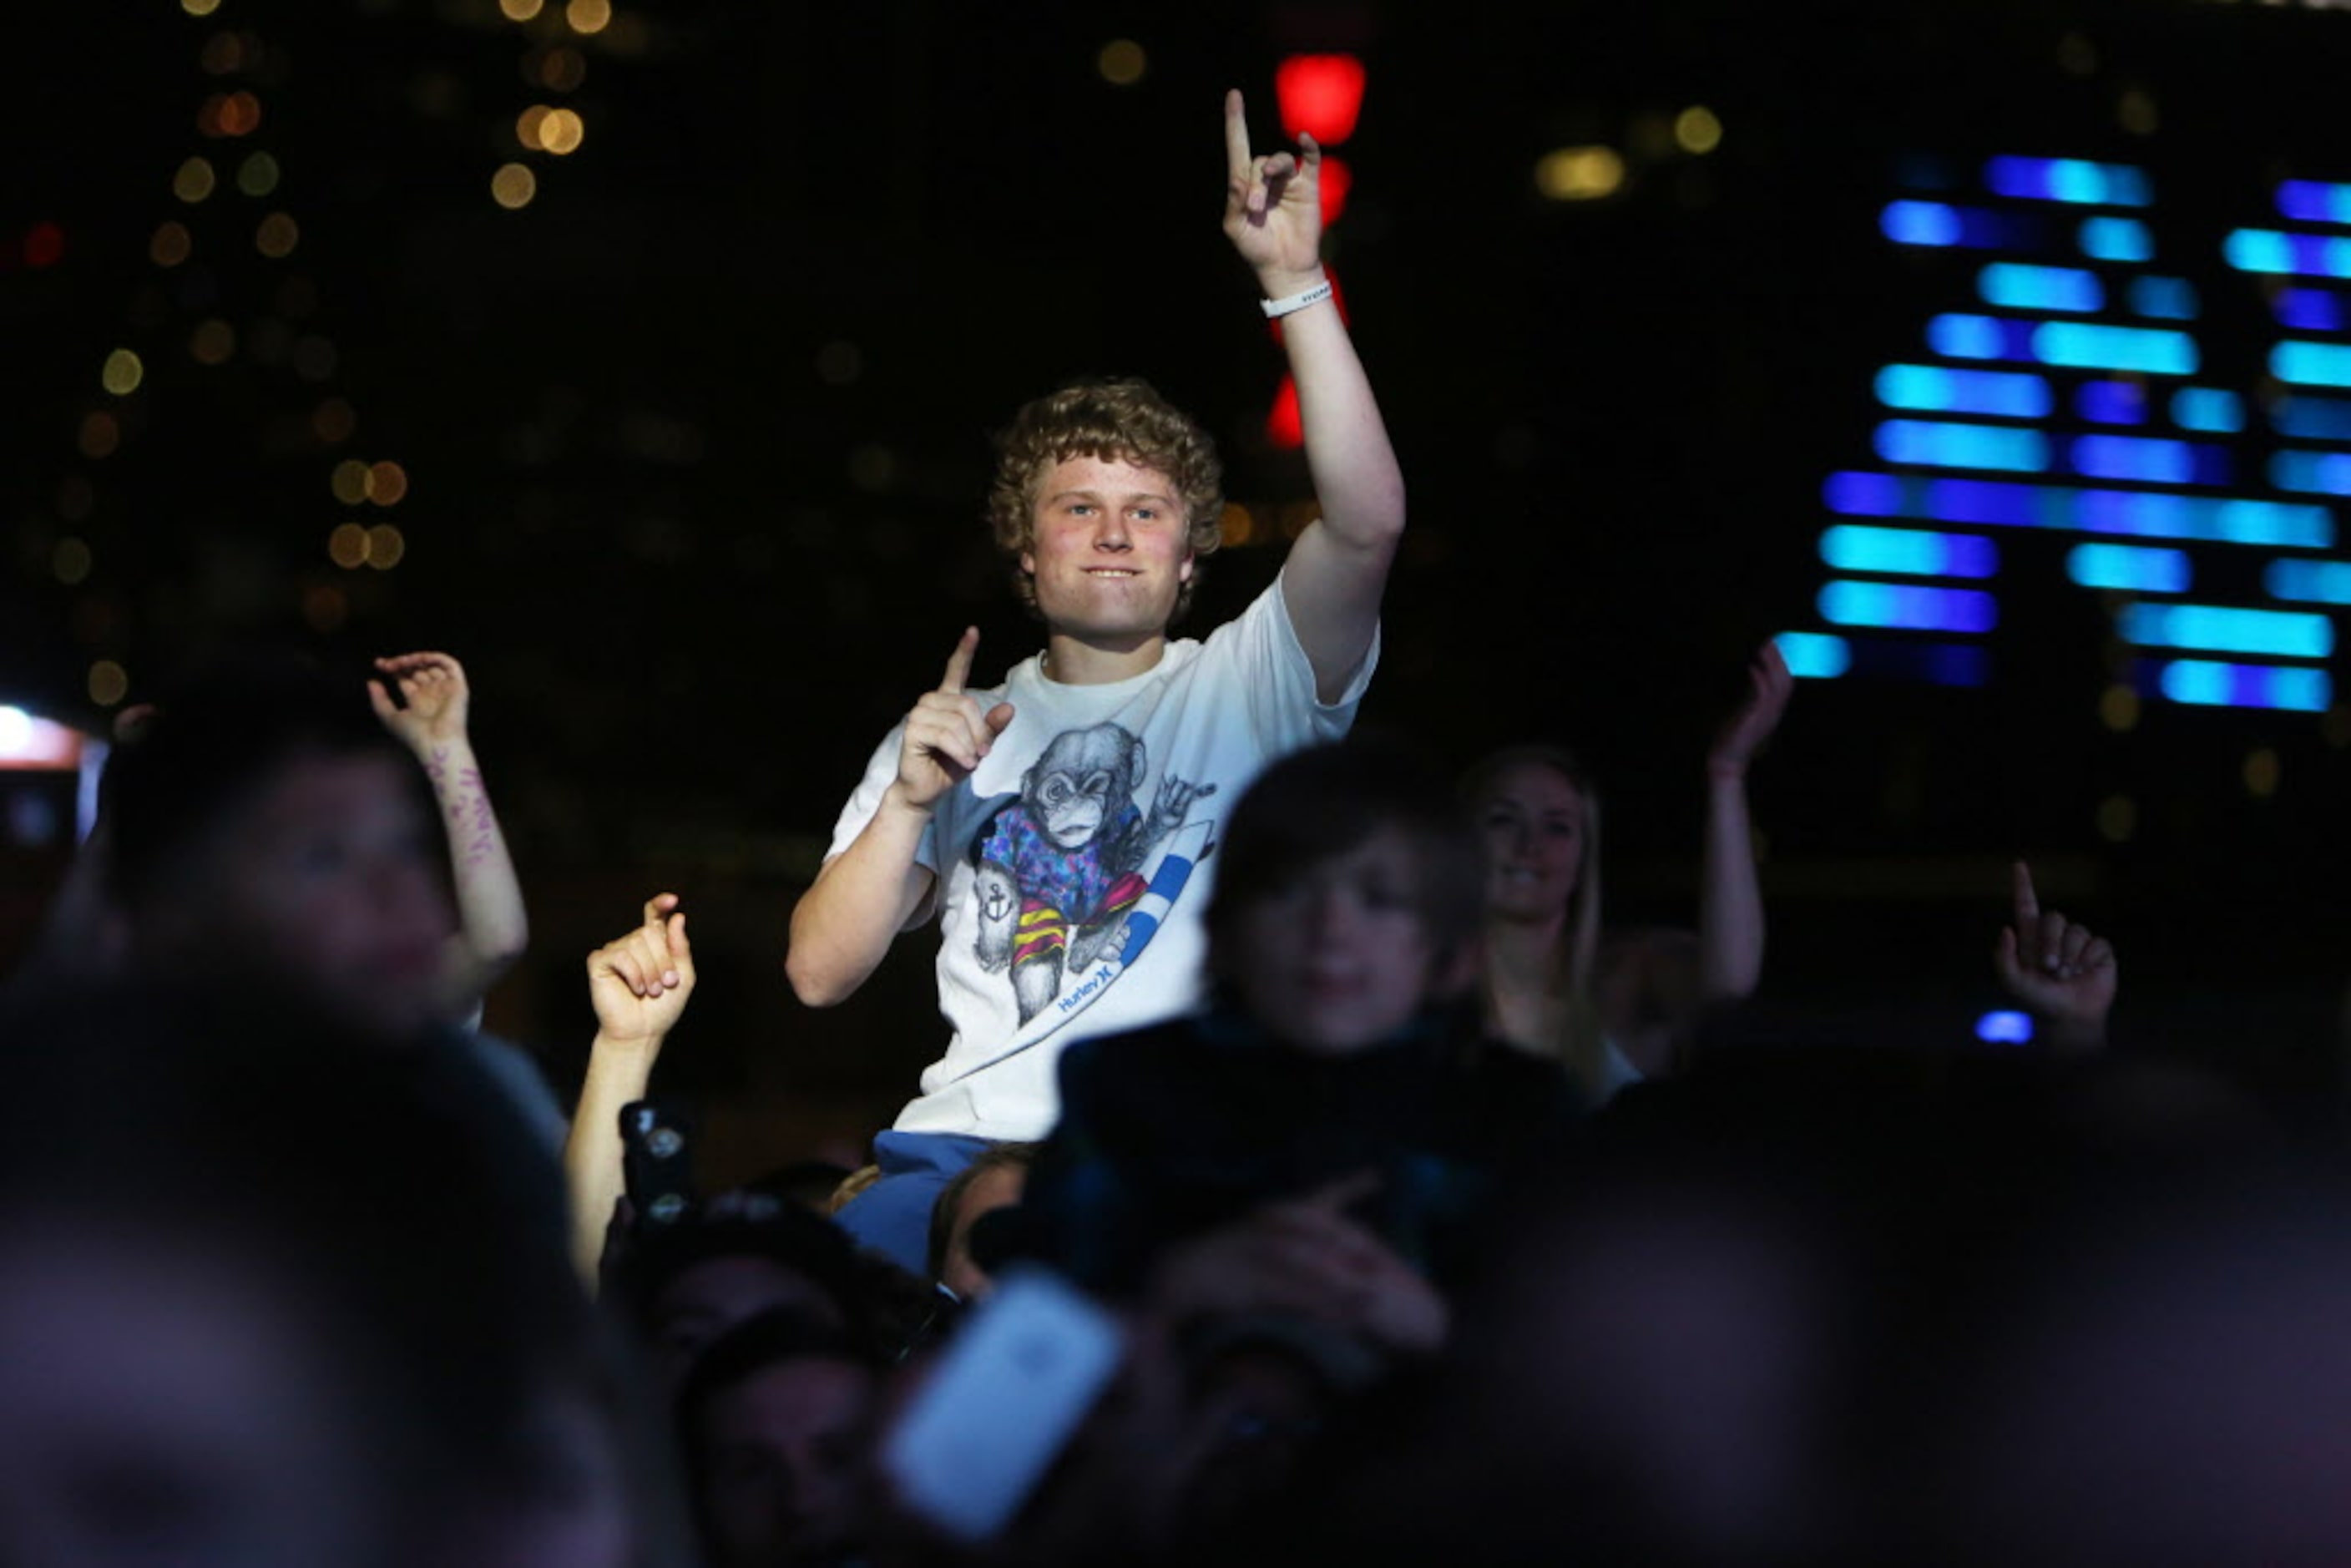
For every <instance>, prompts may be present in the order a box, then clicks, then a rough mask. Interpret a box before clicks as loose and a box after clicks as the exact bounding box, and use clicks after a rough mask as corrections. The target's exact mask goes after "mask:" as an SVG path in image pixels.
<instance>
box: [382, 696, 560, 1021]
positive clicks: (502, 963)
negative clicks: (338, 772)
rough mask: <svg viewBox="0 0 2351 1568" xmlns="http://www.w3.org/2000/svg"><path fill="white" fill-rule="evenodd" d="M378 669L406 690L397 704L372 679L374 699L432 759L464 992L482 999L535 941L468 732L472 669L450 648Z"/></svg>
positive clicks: (422, 756)
mask: <svg viewBox="0 0 2351 1568" xmlns="http://www.w3.org/2000/svg"><path fill="white" fill-rule="evenodd" d="M375 667H376V668H377V669H378V670H379V671H381V672H382V674H383V675H384V677H385V680H389V681H390V682H391V683H392V685H397V686H398V687H399V688H400V701H399V702H398V703H394V702H393V701H392V693H391V692H390V691H389V690H387V689H386V686H385V681H384V680H372V681H370V682H369V683H368V700H369V701H370V702H371V703H373V704H374V705H375V711H376V716H377V717H379V718H381V720H383V726H384V727H385V728H386V729H388V730H390V731H392V734H393V735H395V736H398V737H400V739H401V741H402V744H403V745H405V746H406V747H408V748H409V749H410V750H411V751H413V752H414V753H416V759H417V760H418V761H419V762H421V763H423V765H424V775H425V777H426V778H428V779H431V780H432V781H433V793H434V798H435V799H436V800H439V801H440V803H441V816H442V821H444V823H446V824H447V826H448V830H449V862H450V871H451V873H453V875H454V876H455V883H456V891H457V952H456V964H455V969H456V970H457V973H456V974H455V976H454V977H453V978H454V983H455V988H456V989H457V992H458V994H459V995H460V996H461V997H462V998H465V999H466V1000H467V1001H468V1002H474V1003H477V1002H478V1001H479V1000H480V999H481V998H482V996H483V995H484V994H485V993H486V992H487V991H488V990H489V988H490V985H491V983H492V982H493V981H495V980H496V978H497V977H499V976H500V975H502V974H504V973H505V972H506V971H507V968H508V967H510V966H512V965H513V963H514V961H515V960H516V959H517V958H519V957H521V956H522V953H523V949H524V947H525V946H528V944H529V942H530V918H529V916H528V915H527V914H525V913H524V910H523V903H522V883H521V882H520V881H519V880H518V879H517V877H516V875H515V868H514V860H513V858H512V857H511V856H509V855H508V854H507V840H506V834H505V832H504V831H501V830H500V829H499V827H498V817H497V813H496V811H494V810H491V809H490V795H489V791H488V790H487V789H485V788H484V787H483V784H482V768H481V764H480V763H479V762H477V761H475V758H474V744H473V741H472V739H471V738H470V737H468V735H467V734H466V729H465V720H466V712H467V709H468V707H469V706H471V694H470V692H469V691H468V690H467V687H466V685H465V666H464V665H462V664H459V663H457V661H456V660H455V659H453V658H451V657H450V656H449V655H448V654H446V653H402V654H399V655H397V656H396V657H393V658H389V659H378V660H377V661H376V662H375Z"/></svg>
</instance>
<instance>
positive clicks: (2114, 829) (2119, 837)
mask: <svg viewBox="0 0 2351 1568" xmlns="http://www.w3.org/2000/svg"><path fill="white" fill-rule="evenodd" d="M2097 822H2098V837H2100V838H2102V839H2104V840H2105V841H2106V842H2108V843H2110V844H2121V843H2128V842H2129V841H2130V838H2131V835H2132V834H2134V833H2136V832H2137V831H2138V802H2137V801H2136V800H2132V799H2131V798H2130V797H2129V796H2127V795H2109V796H2107V797H2106V798H2105V800H2101V801H2099V802H2098V817H2097Z"/></svg>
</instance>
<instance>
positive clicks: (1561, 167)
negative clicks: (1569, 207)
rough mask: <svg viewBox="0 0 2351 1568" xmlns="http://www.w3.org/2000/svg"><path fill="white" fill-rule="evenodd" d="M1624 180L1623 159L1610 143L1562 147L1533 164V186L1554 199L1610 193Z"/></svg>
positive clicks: (1585, 199) (1579, 199)
mask: <svg viewBox="0 0 2351 1568" xmlns="http://www.w3.org/2000/svg"><path fill="white" fill-rule="evenodd" d="M1624 183H1625V160H1624V157H1623V156H1622V155H1621V154H1620V153H1618V152H1616V150H1615V149H1614V148H1613V147H1562V148H1560V149H1558V150H1557V151H1556V152H1546V153H1544V154H1543V156H1542V158H1541V161H1540V162H1537V163H1536V164H1535V187H1536V188H1537V189H1538V190H1540V191H1541V192H1542V193H1543V194H1544V195H1546V196H1548V197H1550V198H1551V199H1552V201H1554V202H1590V201H1597V200H1599V199H1600V198H1601V197H1603V196H1613V195H1614V194H1615V193H1616V191H1617V189H1618V187H1620V186H1622V185H1623V184H1624Z"/></svg>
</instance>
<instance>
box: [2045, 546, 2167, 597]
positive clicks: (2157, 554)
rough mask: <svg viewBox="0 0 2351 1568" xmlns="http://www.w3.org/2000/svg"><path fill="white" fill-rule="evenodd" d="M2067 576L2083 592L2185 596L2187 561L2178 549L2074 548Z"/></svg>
mask: <svg viewBox="0 0 2351 1568" xmlns="http://www.w3.org/2000/svg"><path fill="white" fill-rule="evenodd" d="M2065 575H2066V576H2067V577H2070V578H2072V579H2073V580H2074V581H2075V582H2078V583H2080V584H2081V585H2082V586H2083V587H2084V588H2118V589H2123V590H2126V591H2129V592H2133V593H2185V592H2187V591H2188V583H2189V571H2188V557H2187V556H2185V555H2184V554H2182V553H2181V552H2179V550H2176V549H2139V548H2138V547H2137V546H2135V545H2075V546H2074V548H2073V549H2070V550H2068V551H2067V552H2066V554H2065Z"/></svg>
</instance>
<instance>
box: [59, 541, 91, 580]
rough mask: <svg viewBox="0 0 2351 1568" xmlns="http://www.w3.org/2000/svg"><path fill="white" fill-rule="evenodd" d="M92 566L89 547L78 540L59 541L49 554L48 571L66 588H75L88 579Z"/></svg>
mask: <svg viewBox="0 0 2351 1568" xmlns="http://www.w3.org/2000/svg"><path fill="white" fill-rule="evenodd" d="M93 564H94V563H93V562H92V560H91V559H90V553H89V546H88V545H87V544H84V543H83V542H82V541H81V540H79V539H59V540H58V541H57V549H53V550H51V551H50V552H49V570H51V571H52V572H55V573H56V574H57V580H58V581H59V582H62V583H64V584H65V585H66V586H67V587H68V588H72V587H75V586H77V585H78V584H79V583H80V582H81V581H82V580H84V579H86V578H88V577H89V569H90V567H91V566H92V565H93Z"/></svg>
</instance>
